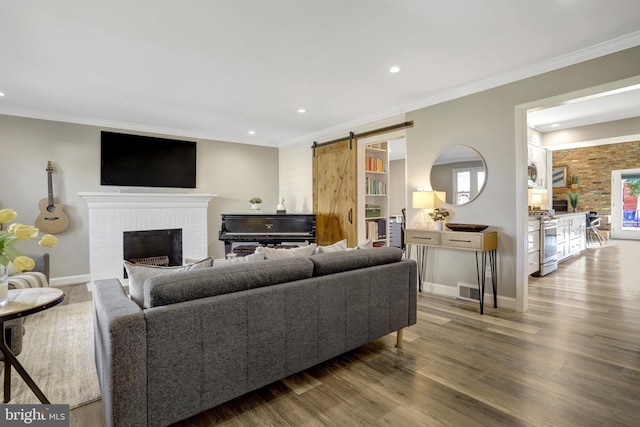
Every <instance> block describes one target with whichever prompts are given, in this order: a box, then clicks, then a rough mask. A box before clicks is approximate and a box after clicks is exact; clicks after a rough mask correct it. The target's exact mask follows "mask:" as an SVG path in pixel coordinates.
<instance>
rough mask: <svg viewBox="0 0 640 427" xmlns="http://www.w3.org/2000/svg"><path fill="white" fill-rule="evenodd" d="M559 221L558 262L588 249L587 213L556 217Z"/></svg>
mask: <svg viewBox="0 0 640 427" xmlns="http://www.w3.org/2000/svg"><path fill="white" fill-rule="evenodd" d="M555 217H556V218H557V219H558V240H557V251H558V262H561V261H564V260H566V259H567V258H569V257H572V256H573V255H576V254H578V253H580V252H582V251H583V250H584V249H585V248H586V231H587V218H586V216H585V213H575V214H574V213H569V214H560V215H555Z"/></svg>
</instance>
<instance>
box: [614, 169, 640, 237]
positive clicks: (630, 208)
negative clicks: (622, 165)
mask: <svg viewBox="0 0 640 427" xmlns="http://www.w3.org/2000/svg"><path fill="white" fill-rule="evenodd" d="M639 199H640V169H624V170H614V171H611V237H612V238H614V239H628V240H640V206H639Z"/></svg>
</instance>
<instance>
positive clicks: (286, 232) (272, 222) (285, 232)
mask: <svg viewBox="0 0 640 427" xmlns="http://www.w3.org/2000/svg"><path fill="white" fill-rule="evenodd" d="M218 240H222V241H224V253H225V254H228V253H230V252H231V245H232V243H238V242H257V243H260V244H262V245H279V244H282V242H305V241H308V242H309V243H314V242H315V241H316V215H315V214H222V227H221V228H220V233H219V234H218Z"/></svg>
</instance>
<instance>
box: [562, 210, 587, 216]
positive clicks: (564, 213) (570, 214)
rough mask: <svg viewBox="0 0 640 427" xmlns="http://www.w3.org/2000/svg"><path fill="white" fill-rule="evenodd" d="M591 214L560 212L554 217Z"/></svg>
mask: <svg viewBox="0 0 640 427" xmlns="http://www.w3.org/2000/svg"><path fill="white" fill-rule="evenodd" d="M588 213H589V212H580V211H578V212H558V211H556V213H554V214H553V216H554V217H569V216H573V215H587V214H588Z"/></svg>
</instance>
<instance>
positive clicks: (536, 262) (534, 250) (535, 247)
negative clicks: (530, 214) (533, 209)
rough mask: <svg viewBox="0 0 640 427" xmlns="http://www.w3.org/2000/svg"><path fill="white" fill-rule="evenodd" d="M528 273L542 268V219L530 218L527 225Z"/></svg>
mask: <svg viewBox="0 0 640 427" xmlns="http://www.w3.org/2000/svg"><path fill="white" fill-rule="evenodd" d="M527 253H528V255H527V274H533V273H535V272H537V271H539V270H540V220H539V219H538V218H536V219H530V220H529V224H528V227H527Z"/></svg>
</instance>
